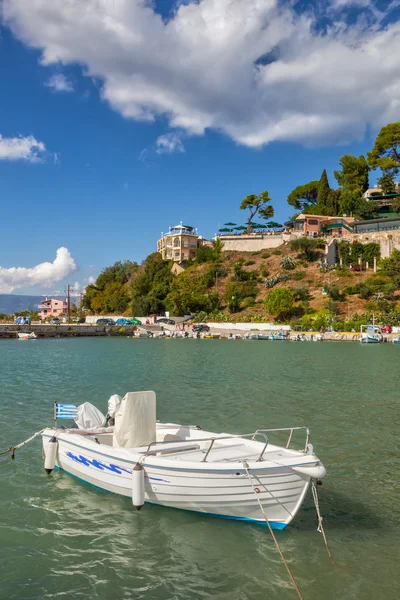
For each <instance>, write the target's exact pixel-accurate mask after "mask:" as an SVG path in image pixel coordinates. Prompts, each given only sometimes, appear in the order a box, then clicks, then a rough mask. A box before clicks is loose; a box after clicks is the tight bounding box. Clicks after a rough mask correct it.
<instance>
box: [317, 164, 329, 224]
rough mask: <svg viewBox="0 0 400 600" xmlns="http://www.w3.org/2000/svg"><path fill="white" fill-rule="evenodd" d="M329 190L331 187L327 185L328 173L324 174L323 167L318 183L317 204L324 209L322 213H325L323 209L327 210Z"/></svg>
mask: <svg viewBox="0 0 400 600" xmlns="http://www.w3.org/2000/svg"><path fill="white" fill-rule="evenodd" d="M330 191H331V188H330V187H329V181H328V175H327V174H326V169H324V170H323V171H322V175H321V179H320V180H319V184H318V206H320V207H321V210H323V211H324V213H322V214H327V213H326V212H325V211H326V210H329V205H330V202H329V200H330V198H329V194H330Z"/></svg>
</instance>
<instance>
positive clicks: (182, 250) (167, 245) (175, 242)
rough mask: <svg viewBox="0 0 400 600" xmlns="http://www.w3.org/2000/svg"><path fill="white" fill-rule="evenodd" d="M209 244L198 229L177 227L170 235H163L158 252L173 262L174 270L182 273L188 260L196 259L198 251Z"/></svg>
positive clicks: (169, 232) (185, 226)
mask: <svg viewBox="0 0 400 600" xmlns="http://www.w3.org/2000/svg"><path fill="white" fill-rule="evenodd" d="M207 244H209V242H208V241H207V240H205V239H204V238H203V237H202V236H201V235H199V234H198V233H197V229H196V230H195V229H194V227H190V226H189V225H182V222H181V223H180V225H175V227H170V229H169V231H168V233H165V234H162V237H161V238H160V239H159V240H158V242H157V251H158V252H159V253H160V254H161V256H162V257H163V258H164V260H173V261H174V265H173V268H172V270H173V271H174V272H180V271H182V270H183V269H184V268H185V264H186V263H187V261H188V260H193V259H194V258H196V254H197V249H198V248H199V247H200V246H203V245H207Z"/></svg>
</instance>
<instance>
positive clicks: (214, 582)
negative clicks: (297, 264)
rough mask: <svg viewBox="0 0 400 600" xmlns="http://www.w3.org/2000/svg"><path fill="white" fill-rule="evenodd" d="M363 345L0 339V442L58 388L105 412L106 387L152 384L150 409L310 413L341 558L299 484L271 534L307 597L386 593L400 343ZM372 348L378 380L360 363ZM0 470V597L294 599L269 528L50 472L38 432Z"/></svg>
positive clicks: (229, 421) (255, 423)
mask: <svg viewBox="0 0 400 600" xmlns="http://www.w3.org/2000/svg"><path fill="white" fill-rule="evenodd" d="M370 350H371V348H363V347H360V346H359V345H357V344H354V345H353V344H328V343H326V344H300V345H299V344H290V343H287V344H286V343H281V344H274V343H268V342H266V343H261V342H260V343H251V342H241V341H238V342H234V343H233V342H223V341H220V342H218V341H214V340H169V341H168V342H167V343H166V342H165V341H163V340H129V339H125V338H123V339H97V340H84V339H82V340H39V341H38V342H37V343H35V344H16V343H15V342H14V340H10V341H1V342H0V352H2V361H0V378H1V379H0V380H1V383H2V410H1V412H0V438H1V439H0V447H1V448H3V447H4V448H5V447H8V446H9V445H10V444H14V443H18V442H20V441H22V440H23V439H25V438H26V437H27V436H28V435H29V434H31V433H33V432H34V431H37V430H39V429H41V428H42V427H43V425H44V424H46V423H49V422H51V418H52V403H53V401H54V400H55V399H59V398H60V397H62V399H63V400H64V401H65V402H73V403H77V404H79V403H81V402H84V401H91V402H93V403H94V404H96V405H97V406H98V407H99V408H100V409H101V410H103V412H104V411H105V407H106V402H107V399H108V397H109V396H110V395H111V394H113V393H119V394H122V395H123V394H124V393H125V392H126V391H128V390H137V389H155V391H156V392H157V396H158V398H157V404H158V407H157V412H158V418H160V419H161V420H168V421H176V422H182V423H193V424H197V423H198V424H200V425H201V426H202V427H203V428H204V429H211V430H220V431H229V432H248V431H252V430H254V429H256V428H258V427H274V426H275V427H278V426H282V427H285V426H290V425H309V426H310V428H311V442H312V443H313V444H314V447H315V450H316V452H317V454H318V455H319V456H320V458H321V459H322V460H323V461H324V463H325V465H326V467H327V477H326V479H325V480H324V485H323V486H322V488H319V490H318V492H319V497H320V504H321V510H322V513H323V516H324V526H325V530H326V533H327V536H328V540H329V543H330V546H331V549H332V553H333V555H334V558H335V561H336V563H337V566H336V567H332V565H331V564H330V562H329V559H328V557H327V555H326V551H325V547H324V544H323V540H322V537H321V535H320V534H319V533H317V531H316V517H315V508H314V505H313V503H312V498H311V496H309V497H308V498H307V500H306V502H305V504H304V506H303V508H302V510H301V511H300V512H299V514H298V515H297V517H296V519H295V520H294V521H293V523H292V525H291V526H290V527H289V528H288V529H287V530H285V531H283V532H277V537H278V539H279V543H280V545H281V547H282V549H283V551H284V553H285V556H286V558H287V560H288V561H289V564H290V568H291V570H292V571H293V573H294V575H295V577H296V579H298V581H299V584H300V586H301V588H302V591H303V594H304V596H305V598H306V600H317V599H318V600H320V599H321V598H327V599H330V598H343V599H346V600H353V599H354V600H363V599H368V600H369V599H370V598H379V599H380V598H385V600H397V599H398V597H399V594H398V590H396V589H395V587H394V582H395V581H396V577H397V562H396V560H395V556H396V552H397V547H398V536H399V533H400V531H399V529H400V528H399V505H398V502H397V495H398V489H396V481H397V480H396V477H395V475H396V472H397V471H398V458H397V451H396V448H397V432H396V428H395V427H394V426H393V424H394V422H395V421H396V419H398V412H397V407H394V406H393V405H388V404H387V403H390V402H393V401H395V400H397V382H396V381H395V380H394V378H393V376H392V374H393V373H394V372H396V369H397V364H398V349H397V348H396V347H390V346H389V344H388V345H382V346H381V347H378V348H373V350H374V351H375V354H373V355H371V352H370ZM377 352H379V357H380V362H379V365H380V367H379V368H380V376H379V378H378V379H377V378H374V377H373V376H372V374H371V372H372V369H373V365H374V364H375V362H376V360H377V359H376V356H377V354H376V353H377ZM373 357H374V358H373ZM372 358H373V362H371V360H372ZM371 365H372V366H371ZM360 382H362V384H361V383H360ZM365 386H367V388H368V394H366V393H364V392H365ZM385 403H386V404H385ZM377 404H379V406H378V405H377ZM382 404H383V405H382ZM272 441H273V440H272ZM302 443H303V440H300V439H299V440H298V441H297V442H296V444H297V445H298V446H301V444H302ZM396 466H397V470H396ZM0 469H1V476H2V483H3V485H2V486H1V487H0V502H1V508H2V510H1V512H0V540H1V544H0V561H1V565H2V582H1V589H0V599H1V600H3V598H4V600H6V599H7V600H9V599H11V600H12V599H15V600H16V599H18V600H19V599H29V600H39V599H40V600H42V599H43V598H51V599H54V598H58V597H59V598H63V599H64V598H66V599H68V600H70V599H72V600H74V599H75V598H76V599H77V600H78V599H79V600H82V599H83V600H89V599H90V600H92V599H101V600H103V599H104V600H109V599H117V600H119V599H123V600H127V599H130V598H132V599H135V600H137V599H141V598H145V599H146V600H153V599H156V600H158V599H160V600H166V599H168V600H169V599H171V600H172V599H174V600H192V599H193V600H197V599H200V598H201V599H205V600H209V599H210V600H211V599H213V600H214V599H215V598H217V599H218V600H225V599H226V600H247V599H248V600H264V599H265V598H268V599H271V600H273V599H275V598H276V599H277V600H278V599H279V600H286V599H288V600H289V599H291V598H293V597H294V592H293V589H292V588H291V586H290V583H289V582H288V580H287V575H286V572H285V571H284V568H283V566H282V564H281V561H280V559H279V557H278V555H277V553H276V550H275V547H274V545H273V543H272V540H271V538H270V535H269V533H268V530H267V529H266V528H265V527H262V526H256V525H249V524H245V523H238V522H232V521H226V520H222V519H215V518H211V517H207V516H202V515H197V514H193V513H188V512H185V511H179V510H171V509H165V508H162V507H157V506H150V505H146V506H145V507H144V509H143V510H142V511H141V512H140V513H138V512H136V511H133V509H132V506H131V501H130V500H129V499H126V498H122V497H118V496H114V495H112V494H108V493H106V492H103V491H99V490H96V489H95V488H93V487H90V486H88V485H86V484H84V483H82V482H80V481H79V480H77V479H75V478H73V477H71V476H69V475H67V474H65V473H63V472H60V471H54V472H53V474H52V475H51V476H50V477H48V476H47V475H46V474H45V473H44V472H43V469H42V458H41V451H40V447H39V443H38V442H33V443H32V444H31V445H30V446H28V447H26V448H25V449H22V450H20V451H17V454H16V460H15V461H11V460H10V459H9V457H6V458H3V459H1V460H0Z"/></svg>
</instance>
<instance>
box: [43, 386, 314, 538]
mask: <svg viewBox="0 0 400 600" xmlns="http://www.w3.org/2000/svg"><path fill="white" fill-rule="evenodd" d="M96 413H99V414H98V415H97V416H96ZM93 414H94V418H92V415H93ZM88 415H89V416H88ZM71 417H74V418H75V419H76V423H77V425H78V428H71V429H60V428H58V427H57V420H58V419H60V418H61V419H66V418H71ZM107 417H108V421H106V422H108V423H109V422H110V418H111V419H113V418H114V419H115V425H114V426H111V427H101V426H99V425H101V424H102V421H103V415H101V413H100V412H99V411H97V409H96V408H95V407H93V406H92V405H91V404H89V403H85V404H83V405H82V406H80V407H79V408H77V407H75V406H74V405H64V404H56V405H55V426H54V427H49V428H47V429H45V430H44V431H43V432H42V434H41V435H42V441H43V451H44V455H45V469H46V471H47V472H48V473H49V472H51V470H52V469H53V468H54V467H59V468H60V469H63V470H64V471H65V472H67V473H70V474H71V475H75V476H76V477H78V478H79V479H81V480H83V481H85V482H87V483H90V484H92V485H94V486H96V487H97V488H101V489H103V490H107V491H109V492H114V493H116V494H119V495H121V496H126V497H128V498H132V503H133V505H134V506H135V507H136V508H138V509H140V508H141V507H142V505H143V504H145V503H151V504H158V505H161V506H165V507H171V508H178V509H184V510H189V511H196V512H199V513H203V514H207V515H214V516H218V517H225V518H229V519H239V520H245V521H254V522H264V523H265V521H264V517H263V514H262V512H261V510H260V504H261V506H262V508H263V510H264V512H265V514H266V516H267V519H268V521H269V523H270V525H271V526H272V527H273V528H275V529H284V528H285V527H286V526H287V525H288V524H289V523H290V522H291V521H292V519H293V518H294V517H295V515H296V513H297V512H298V510H299V508H300V506H301V504H302V502H303V500H304V497H305V495H306V493H307V490H308V487H309V484H310V481H311V480H312V479H320V478H322V477H323V476H324V475H325V467H324V465H323V464H322V463H321V462H320V460H319V459H318V458H317V456H316V455H315V454H314V451H313V447H312V445H311V444H310V443H309V431H308V428H307V427H289V428H280V429H258V430H256V431H254V432H252V433H245V434H227V433H214V432H212V431H203V430H202V429H201V428H200V427H199V426H194V425H179V424H175V423H159V422H156V396H155V393H154V392H129V393H127V394H126V395H125V397H124V398H123V399H121V398H120V397H119V396H112V397H111V398H110V400H109V411H108V415H107ZM111 422H112V421H111ZM277 432H280V433H279V435H281V434H282V435H285V442H286V443H285V445H284V446H277V445H274V444H272V443H271V442H270V439H269V438H270V436H271V435H277ZM299 433H301V434H302V435H304V441H303V444H302V448H301V449H293V448H292V445H293V441H294V440H293V438H294V437H295V435H296V434H299Z"/></svg>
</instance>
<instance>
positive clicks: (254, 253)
mask: <svg viewBox="0 0 400 600" xmlns="http://www.w3.org/2000/svg"><path fill="white" fill-rule="evenodd" d="M250 254H251V255H252V256H258V255H259V254H260V251H259V250H257V251H255V252H251V253H250Z"/></svg>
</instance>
